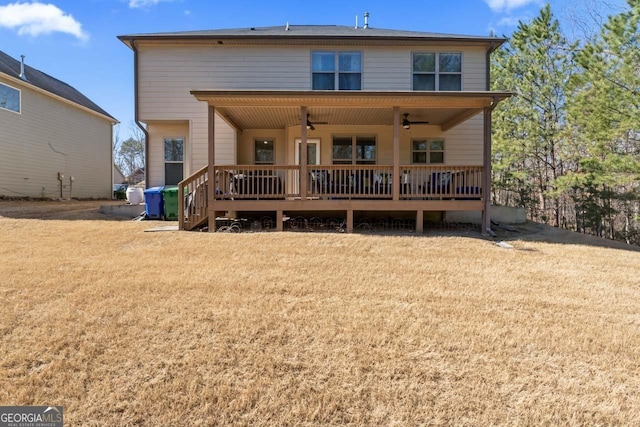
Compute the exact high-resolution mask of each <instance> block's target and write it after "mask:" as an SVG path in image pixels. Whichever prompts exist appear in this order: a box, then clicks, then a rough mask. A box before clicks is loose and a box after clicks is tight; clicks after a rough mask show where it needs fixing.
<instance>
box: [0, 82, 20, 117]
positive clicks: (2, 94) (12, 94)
mask: <svg viewBox="0 0 640 427" xmlns="http://www.w3.org/2000/svg"><path fill="white" fill-rule="evenodd" d="M0 108H2V109H4V110H9V111H13V112H14V113H20V91H19V90H18V89H15V88H12V87H11V86H7V85H5V84H3V83H0Z"/></svg>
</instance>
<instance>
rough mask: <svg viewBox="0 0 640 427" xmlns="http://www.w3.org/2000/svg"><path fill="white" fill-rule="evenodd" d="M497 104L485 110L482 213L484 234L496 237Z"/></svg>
mask: <svg viewBox="0 0 640 427" xmlns="http://www.w3.org/2000/svg"><path fill="white" fill-rule="evenodd" d="M495 104H497V102H495V101H494V105H493V106H491V107H485V109H484V154H483V167H484V174H483V183H482V200H483V202H484V210H483V211H482V234H489V235H491V236H494V235H495V234H494V232H493V230H491V112H492V111H493V108H494V107H495Z"/></svg>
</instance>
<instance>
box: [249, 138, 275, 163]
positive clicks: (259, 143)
mask: <svg viewBox="0 0 640 427" xmlns="http://www.w3.org/2000/svg"><path fill="white" fill-rule="evenodd" d="M273 146H274V144H273V139H264V138H261V139H256V140H255V141H253V161H254V163H255V164H256V165H272V164H273V159H274V155H273Z"/></svg>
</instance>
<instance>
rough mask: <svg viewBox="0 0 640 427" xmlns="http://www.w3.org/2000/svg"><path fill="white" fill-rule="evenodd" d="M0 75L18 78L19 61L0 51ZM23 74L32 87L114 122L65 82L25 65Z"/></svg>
mask: <svg viewBox="0 0 640 427" xmlns="http://www.w3.org/2000/svg"><path fill="white" fill-rule="evenodd" d="M0 73H2V74H6V75H8V76H11V77H16V78H20V61H18V60H16V59H13V58H12V57H10V56H9V55H7V54H6V53H4V52H2V51H1V50H0ZM24 74H25V76H26V78H27V82H28V83H31V84H32V85H34V86H36V87H39V88H40V89H43V90H45V91H47V92H50V93H52V94H54V95H58V96H60V97H62V98H65V99H67V100H69V101H71V102H74V103H76V104H78V105H81V106H83V107H86V108H89V109H90V110H93V111H95V112H97V113H100V114H102V115H104V116H107V117H110V118H112V119H113V120H114V121H116V119H115V118H114V117H113V116H111V115H110V114H109V113H107V112H106V111H104V110H103V109H102V108H100V107H99V106H98V105H97V104H96V103H94V102H93V101H91V100H90V99H89V98H87V97H86V96H84V95H83V94H82V93H80V92H79V91H78V90H76V89H75V88H73V87H72V86H69V85H68V84H66V83H65V82H63V81H60V80H58V79H56V78H54V77H51V76H50V75H48V74H46V73H43V72H42V71H40V70H37V69H35V68H33V67H30V66H28V65H26V64H25V66H24Z"/></svg>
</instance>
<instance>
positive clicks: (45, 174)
mask: <svg viewBox="0 0 640 427" xmlns="http://www.w3.org/2000/svg"><path fill="white" fill-rule="evenodd" d="M115 123H117V120H116V119H114V118H113V117H112V116H111V115H110V114H109V113H107V112H106V111H104V110H103V109H102V108H100V107H99V106H98V105H96V104H95V103H94V102H93V101H91V100H90V99H89V98H87V97H86V96H85V95H83V94H82V93H80V92H79V91H78V90H76V89H75V88H73V87H72V86H70V85H68V84H67V83H65V82H62V81H60V80H58V79H56V78H54V77H52V76H50V75H48V74H46V73H44V72H42V71H40V70H38V69H36V68H33V67H30V66H29V65H26V64H25V63H24V57H23V58H22V60H17V59H14V58H12V57H10V56H9V55H7V54H6V53H4V52H2V51H0V151H1V152H2V154H1V155H0V196H10V197H38V198H65V199H66V198H72V197H83V198H110V197H111V194H112V193H111V190H112V182H113V172H112V165H113V155H112V150H111V146H112V142H111V141H112V136H113V125H114V124H115Z"/></svg>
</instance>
